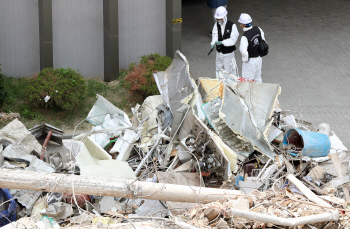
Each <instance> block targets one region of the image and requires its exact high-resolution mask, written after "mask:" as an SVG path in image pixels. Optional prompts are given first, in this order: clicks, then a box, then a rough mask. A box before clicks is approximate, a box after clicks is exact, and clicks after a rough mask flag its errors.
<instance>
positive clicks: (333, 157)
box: [328, 153, 350, 201]
mask: <svg viewBox="0 0 350 229" xmlns="http://www.w3.org/2000/svg"><path fill="white" fill-rule="evenodd" d="M328 157H330V158H331V160H332V162H333V165H334V168H335V171H336V172H337V174H338V177H339V179H341V178H342V177H344V172H343V167H342V165H341V162H340V159H339V156H338V154H337V153H330V154H328ZM342 188H343V191H344V195H345V200H346V201H349V200H350V194H349V189H348V187H347V184H343V185H342Z"/></svg>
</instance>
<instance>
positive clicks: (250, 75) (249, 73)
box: [242, 56, 262, 83]
mask: <svg viewBox="0 0 350 229" xmlns="http://www.w3.org/2000/svg"><path fill="white" fill-rule="evenodd" d="M261 66H262V59H261V57H260V56H259V57H252V58H250V59H249V60H248V62H246V63H245V62H243V64H242V77H243V78H245V79H247V80H249V81H251V80H254V81H255V82H256V83H262V79H261Z"/></svg>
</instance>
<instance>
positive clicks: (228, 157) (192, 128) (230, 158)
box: [178, 108, 237, 179]
mask: <svg viewBox="0 0 350 229" xmlns="http://www.w3.org/2000/svg"><path fill="white" fill-rule="evenodd" d="M190 134H193V135H194V136H196V138H197V139H198V141H201V142H203V143H206V142H208V141H210V142H209V144H208V145H207V146H208V147H209V148H211V149H212V150H213V152H214V155H215V157H216V158H217V159H218V160H219V162H220V164H221V165H222V168H223V169H224V170H225V171H224V174H223V177H224V179H228V178H229V177H230V176H231V174H232V171H234V170H235V168H236V165H237V157H236V154H235V153H234V152H233V151H232V150H230V148H229V147H228V146H227V145H226V144H225V143H224V142H220V141H218V139H217V137H216V136H217V135H216V134H215V133H213V132H212V131H211V130H209V128H208V127H207V126H206V125H205V124H204V123H203V122H202V121H201V120H200V119H199V118H198V116H196V115H195V112H194V110H193V109H192V108H191V109H190V110H189V112H187V115H186V117H185V120H184V122H183V124H182V127H181V129H180V131H179V136H178V138H179V139H184V138H186V137H187V136H188V135H190Z"/></svg>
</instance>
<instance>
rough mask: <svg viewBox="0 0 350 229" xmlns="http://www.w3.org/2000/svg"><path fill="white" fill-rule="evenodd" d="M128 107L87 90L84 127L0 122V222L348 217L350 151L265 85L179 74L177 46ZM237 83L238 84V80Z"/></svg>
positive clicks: (324, 223)
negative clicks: (74, 132) (151, 85)
mask: <svg viewBox="0 0 350 229" xmlns="http://www.w3.org/2000/svg"><path fill="white" fill-rule="evenodd" d="M154 78H155V81H156V83H157V86H158V89H159V91H160V94H161V95H155V96H150V97H148V98H147V99H146V100H145V101H144V102H143V104H142V105H139V104H137V105H136V106H135V107H134V108H133V109H132V112H133V115H134V117H133V118H131V119H130V118H129V117H128V116H127V115H126V114H125V113H124V112H123V111H121V110H120V109H118V108H117V107H115V106H114V105H113V104H111V103H110V102H109V101H107V100H106V99H105V98H103V97H102V96H100V95H97V101H96V103H95V105H94V106H93V107H92V109H91V111H90V113H89V114H88V116H87V118H86V120H85V121H88V122H90V123H92V124H93V128H92V130H91V131H89V132H87V133H83V134H80V135H78V136H74V138H72V139H62V134H63V131H62V130H59V129H57V128H55V127H53V126H50V125H48V124H43V125H40V126H35V127H34V128H32V129H29V130H27V129H26V128H25V126H24V125H23V124H22V123H21V122H20V121H18V120H17V119H15V120H13V121H12V122H11V123H9V124H8V125H7V126H6V127H4V128H3V129H1V130H0V144H2V146H1V147H0V152H1V153H0V165H1V169H0V170H1V173H0V187H1V188H2V189H0V190H1V192H0V196H1V198H0V203H2V204H1V205H0V211H1V214H0V226H5V225H6V226H5V227H4V228H22V227H23V228H59V227H66V228H78V227H79V228H82V227H83V228H84V227H85V228H94V227H98V228H101V227H109V228H117V227H118V228H167V227H169V228H213V227H215V228H265V227H280V228H282V227H295V226H299V227H300V228H301V227H303V226H305V227H310V228H333V227H337V228H338V227H342V228H348V227H350V221H349V214H350V208H349V206H350V202H349V201H350V194H349V190H348V184H349V181H350V178H349V174H348V172H349V168H350V166H349V165H350V164H349V161H350V155H349V153H348V150H347V148H346V147H345V146H344V145H343V144H342V142H341V140H340V139H339V138H338V137H337V136H336V135H335V134H334V133H333V132H331V130H330V126H329V125H328V124H326V123H322V124H320V125H319V126H318V127H315V126H314V125H313V124H312V123H309V122H307V121H305V120H302V119H300V117H299V118H298V119H297V118H295V117H294V116H293V115H292V114H291V112H289V111H285V110H283V109H282V108H281V107H280V105H279V103H278V95H279V94H280V93H281V88H280V86H279V85H276V84H265V83H263V84H258V83H249V82H239V79H237V77H236V76H233V75H228V74H227V73H226V72H224V71H220V72H218V73H217V78H216V79H209V78H199V80H198V81H195V80H193V79H192V78H191V76H190V74H189V64H188V62H187V60H186V58H185V57H184V56H183V55H182V54H181V53H180V52H176V54H175V58H174V60H173V63H172V65H171V66H170V67H169V68H168V69H167V70H166V71H165V72H158V73H154ZM237 82H238V83H237Z"/></svg>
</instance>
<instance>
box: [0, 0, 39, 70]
mask: <svg viewBox="0 0 350 229" xmlns="http://www.w3.org/2000/svg"><path fill="white" fill-rule="evenodd" d="M0 64H1V66H0V68H1V69H2V72H3V73H4V74H6V75H9V76H14V77H20V76H32V75H33V74H35V73H37V72H39V69H40V45H39V10H38V0H0Z"/></svg>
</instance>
